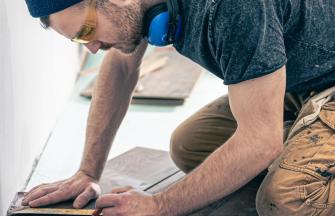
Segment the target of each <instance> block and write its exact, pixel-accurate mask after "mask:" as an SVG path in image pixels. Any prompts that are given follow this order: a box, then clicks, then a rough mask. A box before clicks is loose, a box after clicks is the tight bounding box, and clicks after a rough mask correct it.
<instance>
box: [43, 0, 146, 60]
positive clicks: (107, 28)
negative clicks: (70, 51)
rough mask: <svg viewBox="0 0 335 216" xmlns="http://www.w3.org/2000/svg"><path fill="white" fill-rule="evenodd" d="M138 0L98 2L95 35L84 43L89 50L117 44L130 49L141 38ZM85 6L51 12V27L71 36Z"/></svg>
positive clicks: (78, 28) (84, 15) (79, 21)
mask: <svg viewBox="0 0 335 216" xmlns="http://www.w3.org/2000/svg"><path fill="white" fill-rule="evenodd" d="M139 2H140V1H137V0H131V1H126V2H124V1H122V2H120V1H119V2H114V0H111V1H104V3H98V7H97V27H96V33H95V36H94V39H93V40H92V41H91V42H90V43H88V44H85V46H86V47H87V48H88V49H89V50H90V51H91V52H92V53H96V52H97V51H98V50H99V49H101V50H108V49H110V48H112V47H113V48H116V49H118V50H120V51H121V52H123V53H128V54H129V53H132V52H134V51H135V50H136V47H137V46H138V45H139V43H140V41H141V40H142V17H143V12H142V8H141V5H140V3H139ZM87 12H88V6H87V5H86V6H85V5H83V6H82V7H81V6H78V5H76V6H73V7H70V8H67V9H65V10H63V11H61V12H58V13H55V14H52V15H51V16H50V23H51V25H50V26H51V28H53V29H54V30H55V31H56V32H58V33H60V34H62V35H63V36H65V37H67V38H69V39H71V38H74V37H75V36H76V35H77V33H78V32H79V31H80V29H81V28H82V26H83V24H84V22H85V18H86V16H87Z"/></svg>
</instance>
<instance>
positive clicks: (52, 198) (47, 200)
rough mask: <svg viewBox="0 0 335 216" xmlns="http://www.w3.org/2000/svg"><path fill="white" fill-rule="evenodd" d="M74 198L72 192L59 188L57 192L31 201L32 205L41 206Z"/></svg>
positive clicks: (30, 204)
mask: <svg viewBox="0 0 335 216" xmlns="http://www.w3.org/2000/svg"><path fill="white" fill-rule="evenodd" d="M71 198H73V197H72V196H71V195H70V194H68V193H65V192H64V191H62V190H57V191H55V192H52V193H49V194H47V195H45V196H43V197H41V198H38V199H36V200H33V201H31V202H29V206H30V207H40V206H46V205H51V204H55V203H58V202H61V201H66V200H69V199H71Z"/></svg>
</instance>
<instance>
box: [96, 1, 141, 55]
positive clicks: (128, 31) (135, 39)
mask: <svg viewBox="0 0 335 216" xmlns="http://www.w3.org/2000/svg"><path fill="white" fill-rule="evenodd" d="M142 7H143V6H142V5H141V3H140V2H139V1H133V2H132V3H131V4H129V5H125V6H122V7H120V6H117V5H115V4H113V3H110V2H106V5H105V6H104V8H103V9H102V10H104V13H105V16H106V17H107V18H108V20H109V21H110V22H111V24H112V26H115V28H116V29H114V30H113V31H114V34H116V35H117V39H118V40H119V41H116V42H115V44H109V43H102V46H101V49H102V50H108V49H110V48H112V47H113V48H115V49H118V50H119V51H121V52H122V53H124V54H131V53H134V52H135V51H136V49H137V47H138V46H139V44H140V43H141V41H142V39H143V34H142V28H143V24H142V22H143V8H142Z"/></svg>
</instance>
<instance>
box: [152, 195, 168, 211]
mask: <svg viewBox="0 0 335 216" xmlns="http://www.w3.org/2000/svg"><path fill="white" fill-rule="evenodd" d="M153 200H154V203H155V205H156V207H157V215H159V216H168V215H169V214H168V210H167V202H166V201H164V200H165V199H164V193H163V192H162V193H157V194H154V195H153Z"/></svg>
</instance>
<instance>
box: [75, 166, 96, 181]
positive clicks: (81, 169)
mask: <svg viewBox="0 0 335 216" xmlns="http://www.w3.org/2000/svg"><path fill="white" fill-rule="evenodd" d="M78 173H82V174H84V175H86V176H88V177H90V178H92V179H94V180H96V181H99V180H100V176H99V175H97V174H96V173H92V172H90V171H88V170H87V169H85V168H79V170H78Z"/></svg>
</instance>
